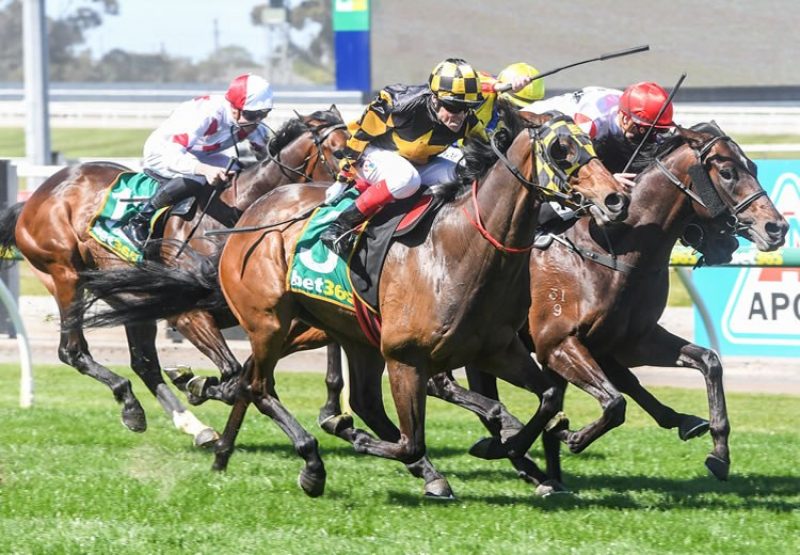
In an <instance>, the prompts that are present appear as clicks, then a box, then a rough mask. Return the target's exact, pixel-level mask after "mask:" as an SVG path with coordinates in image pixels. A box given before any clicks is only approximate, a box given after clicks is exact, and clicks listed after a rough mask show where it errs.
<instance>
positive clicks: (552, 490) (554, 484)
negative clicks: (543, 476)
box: [534, 480, 572, 498]
mask: <svg viewBox="0 0 800 555" xmlns="http://www.w3.org/2000/svg"><path fill="white" fill-rule="evenodd" d="M534 493H535V494H536V495H537V496H538V497H542V498H544V497H550V496H551V495H571V494H572V492H571V491H569V490H568V489H567V488H565V487H564V484H562V483H561V482H559V481H558V480H547V481H546V482H542V483H541V484H539V485H538V486H536V489H535V490H534Z"/></svg>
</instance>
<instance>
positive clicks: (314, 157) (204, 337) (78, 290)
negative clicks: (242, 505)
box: [0, 107, 348, 445]
mask: <svg viewBox="0 0 800 555" xmlns="http://www.w3.org/2000/svg"><path fill="white" fill-rule="evenodd" d="M347 136H348V135H347V132H346V129H345V126H344V124H343V123H342V120H341V116H340V115H339V112H338V110H336V109H335V108H334V107H332V108H331V110H330V111H327V112H317V113H315V114H312V115H311V116H305V117H299V118H298V119H297V120H292V121H291V122H289V123H288V124H287V125H285V126H284V127H283V128H282V129H281V130H280V131H279V132H278V133H277V135H276V137H275V139H274V140H273V142H272V144H271V148H270V155H269V157H268V159H266V160H264V161H262V162H261V163H259V164H256V165H254V166H252V167H251V168H249V169H247V170H245V171H243V172H242V173H241V174H239V175H238V177H237V179H236V182H235V184H234V186H233V187H230V188H228V189H227V190H226V191H225V192H224V193H223V194H222V195H221V200H222V202H224V203H225V204H227V205H228V206H233V207H235V208H237V209H239V210H240V211H243V210H245V209H246V208H247V207H248V206H249V205H250V204H252V203H253V202H254V201H255V199H257V198H258V197H260V196H261V195H263V194H264V193H266V192H267V191H270V190H272V189H274V188H275V187H276V186H278V185H280V184H282V183H288V182H293V181H301V180H304V179H305V180H310V179H314V180H324V179H333V177H334V176H335V173H334V172H335V169H336V164H335V161H334V160H333V153H334V152H336V151H338V150H340V149H341V148H342V147H343V145H344V143H345V141H346V140H347ZM124 171H129V170H127V168H124V167H123V166H120V165H117V164H112V163H102V162H99V163H87V164H81V165H79V166H75V167H68V168H65V169H63V170H61V171H59V172H57V173H56V174H55V175H53V176H52V177H50V178H49V179H48V180H46V181H45V182H44V183H43V184H42V185H41V186H40V187H39V188H38V189H37V190H36V191H35V192H34V194H33V195H31V198H30V199H29V200H28V201H27V202H25V203H24V204H22V203H20V204H17V205H14V206H12V207H10V208H9V209H7V210H6V211H5V213H4V214H3V215H2V221H3V226H2V230H3V235H2V237H0V246H3V247H10V246H17V248H18V249H19V250H20V252H21V253H22V255H23V256H24V257H25V258H26V260H28V262H29V263H30V264H31V266H32V267H33V268H34V272H35V273H36V275H37V276H38V277H39V278H40V279H41V281H42V282H43V283H44V285H45V286H46V287H47V289H48V291H50V293H51V294H52V295H53V296H54V297H55V299H56V301H57V303H58V307H59V312H60V315H61V318H62V321H63V320H64V318H65V316H66V314H67V312H68V309H69V308H70V305H71V304H72V303H73V302H74V301H75V300H76V299H79V298H81V296H82V294H83V287H84V286H83V282H82V278H81V277H80V273H81V272H82V271H85V270H87V269H90V268H105V269H109V268H123V267H125V266H126V263H124V262H123V261H121V260H120V259H118V258H116V257H115V256H113V255H111V254H110V253H109V252H108V251H106V250H105V248H104V247H102V246H101V245H100V244H98V243H97V242H96V241H95V240H94V239H92V238H91V237H90V236H89V235H88V233H87V228H88V223H89V221H90V220H91V219H92V217H93V216H94V214H95V213H97V211H98V209H99V208H100V206H99V203H100V201H101V200H102V199H103V198H104V195H103V194H102V193H103V191H104V190H105V189H106V188H107V187H108V186H109V185H110V184H111V183H112V182H113V181H114V180H115V178H116V177H117V176H118V175H119V174H120V173H121V172H124ZM198 212H199V211H198ZM199 218H200V215H199V214H198V215H196V216H195V220H193V221H185V220H183V219H181V218H171V219H170V221H168V223H167V225H166V226H165V230H164V237H165V239H168V241H165V242H164V243H163V245H164V249H163V250H162V252H161V256H162V258H163V260H164V262H165V263H166V264H167V265H169V266H180V265H181V264H183V263H184V260H183V259H181V260H174V254H175V249H174V248H169V246H170V245H174V244H175V243H176V242H182V241H184V240H185V239H186V238H187V236H188V235H189V234H190V232H191V231H190V230H192V228H194V227H195V225H196V223H197V220H198V219H199ZM219 228H222V225H221V224H220V223H218V222H216V221H215V220H214V219H213V218H210V217H209V218H204V219H203V221H202V223H201V225H200V227H199V228H198V230H197V233H196V234H195V235H194V237H193V238H192V240H191V243H190V244H191V246H192V247H193V249H196V250H197V251H198V252H205V251H207V250H213V249H215V248H217V245H214V244H213V242H212V241H209V240H208V239H207V238H204V237H203V236H202V235H203V233H204V232H205V231H208V230H213V229H219ZM144 285H145V287H144V289H145V290H146V284H144ZM112 302H113V301H112ZM171 324H172V325H174V326H175V327H176V328H177V329H178V330H179V331H180V332H181V333H182V334H183V335H184V336H185V337H187V338H188V339H189V341H191V342H192V343H193V344H194V345H195V346H197V347H198V348H199V349H200V350H201V351H202V352H203V353H205V354H206V355H207V356H209V358H210V359H211V360H212V361H213V362H214V364H215V365H217V366H218V367H219V368H220V371H221V373H222V375H223V376H231V375H236V374H237V373H238V371H239V370H240V365H239V363H238V361H236V358H235V357H234V356H233V354H232V353H231V352H230V349H229V348H228V346H227V344H226V343H225V340H224V338H223V337H222V334H221V332H220V327H223V326H226V325H233V324H235V321H234V320H233V318H232V317H231V315H230V314H229V313H227V311H225V310H222V311H219V312H217V313H210V312H207V311H202V310H189V311H185V312H183V313H180V314H178V315H177V316H175V317H174V318H173V319H172V320H171ZM125 329H126V334H127V338H128V344H129V350H130V353H131V367H132V368H133V370H134V371H135V372H136V374H137V375H138V376H139V377H140V378H141V379H142V380H143V381H144V382H145V384H146V385H147V387H148V389H149V390H150V391H151V392H152V393H153V394H154V395H155V396H156V397H157V398H158V400H159V402H160V403H161V405H162V407H163V408H164V410H165V411H166V412H167V413H168V414H169V415H170V417H171V418H172V419H173V421H174V423H175V425H176V427H177V428H178V429H181V430H182V431H185V432H187V433H189V434H191V435H192V436H193V437H194V441H195V443H196V444H198V445H201V444H202V445H206V444H209V443H211V442H213V441H215V440H216V438H217V435H216V432H214V430H213V429H212V428H210V427H208V426H206V425H204V424H202V423H201V422H200V421H199V420H197V419H196V418H195V417H194V415H193V414H192V413H191V412H190V411H188V410H186V408H185V407H184V406H183V405H182V404H181V402H180V401H179V400H178V399H177V398H176V397H175V395H174V394H173V393H172V391H171V390H170V389H169V388H168V387H167V386H166V384H165V383H164V381H163V379H162V377H161V368H160V365H159V362H158V355H157V353H156V349H155V336H156V325H155V322H154V321H152V320H151V321H145V322H142V321H138V322H135V323H133V322H131V323H126V324H125ZM59 358H61V360H62V361H63V362H65V363H66V364H69V365H70V366H73V367H74V368H76V369H77V370H78V371H80V372H81V373H84V374H87V375H89V376H91V377H93V378H95V379H97V380H98V381H100V382H102V383H104V384H106V385H107V386H108V387H109V388H110V389H111V390H112V392H113V394H114V397H115V399H117V401H118V402H120V403H121V404H122V421H123V423H124V424H125V426H127V427H128V428H129V429H131V430H133V431H144V430H145V429H146V418H145V414H144V411H143V410H142V407H141V405H140V404H139V401H138V400H137V399H136V397H135V396H134V394H133V391H132V388H131V384H130V382H129V381H128V380H127V379H124V378H122V377H120V376H118V375H117V374H115V373H113V372H111V371H110V370H109V369H108V368H106V367H104V366H102V365H101V364H99V363H97V362H96V361H95V360H94V359H93V358H92V356H91V354H90V353H89V349H88V345H87V343H86V340H85V338H84V335H83V330H82V326H81V323H80V321H78V322H73V323H72V325H71V326H70V327H69V329H66V328H64V329H62V332H61V340H60V345H59Z"/></svg>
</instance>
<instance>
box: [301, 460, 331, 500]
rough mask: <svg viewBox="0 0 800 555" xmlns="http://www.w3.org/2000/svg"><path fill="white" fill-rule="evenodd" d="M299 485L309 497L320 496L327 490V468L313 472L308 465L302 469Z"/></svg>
mask: <svg viewBox="0 0 800 555" xmlns="http://www.w3.org/2000/svg"><path fill="white" fill-rule="evenodd" d="M297 485H299V486H300V487H301V488H302V489H303V491H304V492H306V495H308V496H309V497H319V496H320V495H322V494H323V493H324V492H325V469H324V468H322V469H320V471H319V472H312V471H310V470H308V468H307V467H305V468H303V470H301V471H300V475H299V476H298V477H297Z"/></svg>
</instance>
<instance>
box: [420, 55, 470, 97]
mask: <svg viewBox="0 0 800 555" xmlns="http://www.w3.org/2000/svg"><path fill="white" fill-rule="evenodd" d="M428 84H429V85H430V87H431V90H432V91H433V92H434V93H435V94H436V96H437V97H438V98H439V99H440V100H447V101H449V102H463V103H464V104H467V105H469V106H473V107H474V106H477V105H479V104H480V103H481V102H483V95H482V94H481V84H480V79H479V78H478V73H477V72H476V71H475V70H474V69H473V68H472V66H471V65H469V64H468V63H467V62H465V61H464V60H462V59H460V58H448V59H446V60H445V61H443V62H441V63H440V64H439V65H437V66H436V67H435V68H433V72H431V76H430V78H429V79H428Z"/></svg>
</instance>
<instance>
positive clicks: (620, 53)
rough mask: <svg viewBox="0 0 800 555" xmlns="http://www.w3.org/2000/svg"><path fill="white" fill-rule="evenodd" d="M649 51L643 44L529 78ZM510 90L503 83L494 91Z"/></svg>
mask: <svg viewBox="0 0 800 555" xmlns="http://www.w3.org/2000/svg"><path fill="white" fill-rule="evenodd" d="M648 50H650V45H649V44H643V45H641V46H634V47H633V48H626V49H625V50H618V51H616V52H607V53H606V54H600V55H599V56H598V57H596V58H590V59H588V60H583V61H581V62H575V63H574V64H569V65H565V66H561V67H557V68H555V69H550V70H548V71H545V72H543V73H540V74H539V75H536V76H534V77H532V78H531V81H536V80H537V79H541V78H543V77H547V76H548V75H553V74H554V73H558V72H559V71H563V70H565V69H569V68H571V67H575V66H579V65H582V64H588V63H589V62H602V61H604V60H610V59H612V58H619V57H621V56H628V55H630V54H637V53H639V52H646V51H648ZM510 89H511V83H503V84H502V85H499V86H498V87H497V88H496V89H495V91H497V92H505V91H508V90H510Z"/></svg>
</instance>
